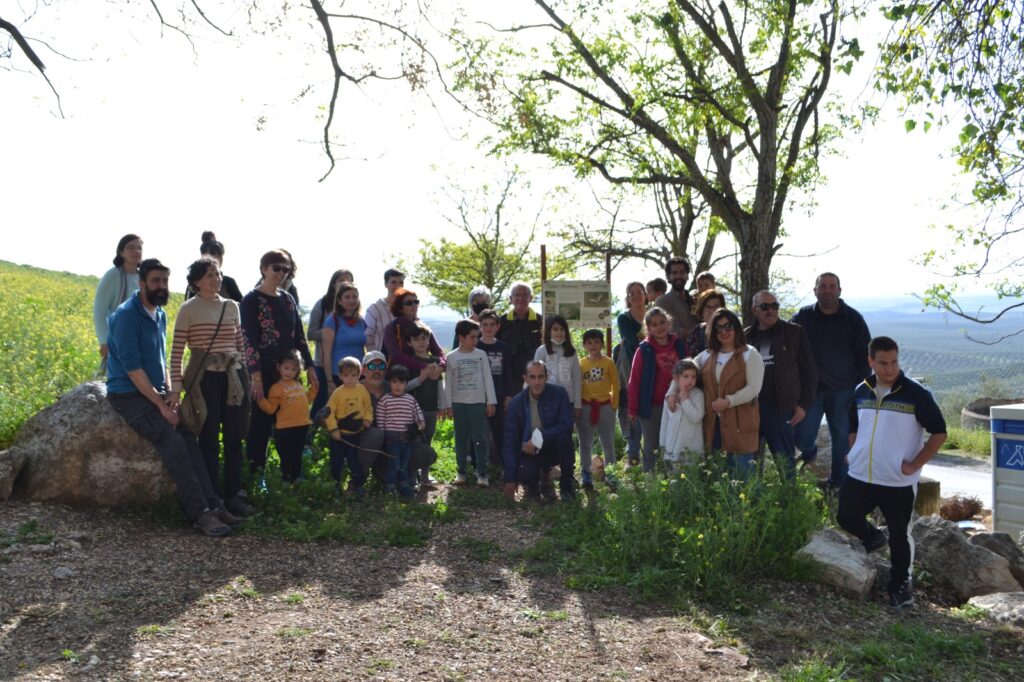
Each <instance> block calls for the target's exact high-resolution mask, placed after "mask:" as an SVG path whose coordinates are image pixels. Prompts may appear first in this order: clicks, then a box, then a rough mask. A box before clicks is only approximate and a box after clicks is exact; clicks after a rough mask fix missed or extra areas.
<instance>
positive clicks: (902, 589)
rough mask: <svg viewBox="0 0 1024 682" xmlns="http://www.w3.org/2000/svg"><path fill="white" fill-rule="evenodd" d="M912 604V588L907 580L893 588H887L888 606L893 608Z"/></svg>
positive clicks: (907, 606)
mask: <svg viewBox="0 0 1024 682" xmlns="http://www.w3.org/2000/svg"><path fill="white" fill-rule="evenodd" d="M913 605H914V588H913V587H911V586H910V581H909V580H904V581H903V582H902V583H900V584H899V586H898V587H897V588H896V589H895V590H893V589H890V590H889V606H891V607H893V608H894V609H902V608H909V607H911V606H913Z"/></svg>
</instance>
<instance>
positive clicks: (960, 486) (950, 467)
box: [922, 454, 992, 509]
mask: <svg viewBox="0 0 1024 682" xmlns="http://www.w3.org/2000/svg"><path fill="white" fill-rule="evenodd" d="M922 475H924V476H927V477H928V478H933V479H935V480H936V481H938V482H939V485H940V492H941V493H942V496H943V497H951V496H953V495H963V496H965V497H977V498H978V499H980V500H981V501H982V503H984V505H985V508H986V509H991V508H992V468H991V466H990V464H989V462H986V461H981V460H974V459H968V458H965V457H953V456H950V455H942V454H940V455H936V457H935V459H933V460H932V461H931V462H929V463H928V464H925V465H924V471H923V472H922Z"/></svg>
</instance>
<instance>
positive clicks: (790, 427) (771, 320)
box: [744, 291, 821, 478]
mask: <svg viewBox="0 0 1024 682" xmlns="http://www.w3.org/2000/svg"><path fill="white" fill-rule="evenodd" d="M753 312H754V318H755V319H756V320H757V324H755V325H753V326H751V327H748V328H747V329H746V330H745V331H744V333H745V334H746V337H747V343H749V344H750V345H751V346H753V347H754V348H756V349H757V350H759V351H760V352H761V359H762V360H764V383H763V384H761V393H760V394H759V395H758V407H759V409H760V413H761V437H762V438H764V440H765V442H766V443H767V444H768V449H769V450H771V453H772V454H773V455H774V456H775V457H780V458H782V459H783V461H784V463H785V467H786V468H785V472H784V473H785V475H786V477H787V478H793V477H794V476H795V475H796V433H795V430H796V426H797V424H799V423H800V422H802V421H803V420H804V419H805V418H806V416H807V411H808V410H809V409H810V408H811V405H812V403H813V402H814V395H815V392H816V390H817V388H818V368H817V366H816V365H815V364H814V356H813V355H812V353H811V342H810V341H809V340H808V339H807V333H806V332H804V330H803V328H801V327H800V325H797V324H793V323H792V322H786V321H784V320H780V319H779V299H778V298H776V296H775V294H773V293H772V292H770V291H759V292H757V293H756V294H754V305H753ZM818 419H819V421H820V419H821V418H820V417H819V418H818Z"/></svg>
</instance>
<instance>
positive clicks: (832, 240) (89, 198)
mask: <svg viewBox="0 0 1024 682" xmlns="http://www.w3.org/2000/svg"><path fill="white" fill-rule="evenodd" d="M139 4H140V5H145V4H146V3H139ZM236 4H240V3H236ZM487 4H488V5H491V4H492V3H487ZM494 4H495V5H501V6H503V7H504V8H505V10H506V11H509V12H511V11H512V9H514V8H515V7H523V8H530V6H531V5H532V3H530V2H528V0H509V1H508V2H507V3H504V4H501V3H494ZM119 7H120V5H115V4H94V3H92V2H90V3H59V4H58V5H56V6H54V7H44V8H43V9H42V10H41V11H40V13H39V14H38V15H37V16H36V17H35V18H34V19H33V20H32V22H31V23H30V24H29V25H26V26H25V30H26V31H28V32H31V33H33V34H35V35H39V36H45V37H46V39H47V40H48V41H49V42H51V44H53V45H54V47H57V48H58V49H60V50H61V51H62V52H63V53H64V54H66V55H68V56H69V57H74V58H81V59H85V60H86V61H71V60H68V59H63V58H61V57H58V56H56V55H54V54H53V53H51V52H49V51H48V50H46V49H45V48H40V53H41V55H42V56H43V58H44V60H45V61H46V62H47V66H48V70H47V73H48V74H49V75H50V77H51V79H52V80H53V82H54V84H55V86H56V87H57V88H58V90H59V92H60V94H61V101H62V105H63V110H64V114H65V118H60V117H59V116H57V115H55V110H56V103H55V99H54V97H53V95H52V93H51V92H50V91H49V88H48V87H47V86H46V84H45V82H43V81H42V79H40V78H39V76H38V75H37V74H36V73H33V72H32V71H31V70H30V69H28V68H27V66H28V65H27V62H26V61H25V60H24V59H20V58H18V59H15V61H14V62H13V66H16V67H18V68H20V69H23V70H14V71H11V70H7V71H0V97H2V102H3V105H2V106H0V160H2V163H0V195H2V201H0V225H2V226H3V233H4V237H3V251H2V255H0V258H3V259H4V260H10V261H14V262H17V263H27V264H31V265H37V266H40V267H45V268H53V269H60V270H68V271H72V272H78V273H86V274H97V275H98V274H101V273H102V272H103V271H104V270H106V269H107V268H108V267H109V266H110V259H111V258H112V257H113V255H114V254H113V251H114V247H115V245H116V242H117V240H118V238H119V237H120V236H121V235H122V234H124V233H126V232H136V233H138V234H140V235H142V237H143V238H144V240H145V255H146V256H156V257H159V258H161V259H162V260H164V261H165V262H166V263H168V264H169V265H171V267H172V268H174V270H175V271H176V272H175V273H174V274H173V275H172V277H173V278H174V280H175V282H176V284H177V288H179V289H180V288H182V287H183V279H184V268H185V267H186V266H187V264H188V263H189V262H191V260H193V259H194V258H195V257H196V256H197V255H198V247H199V242H200V239H199V237H200V234H201V232H202V231H203V230H204V229H212V230H214V231H215V232H216V233H217V236H218V237H219V238H220V239H221V241H223V242H224V243H225V245H226V247H227V257H226V260H225V272H226V273H227V274H230V275H233V276H234V277H235V278H236V279H238V280H239V284H240V286H242V288H243V290H244V289H246V288H247V287H248V286H251V285H252V283H253V281H254V280H255V278H256V276H257V274H258V273H257V270H258V259H259V255H260V254H261V253H263V252H264V251H266V250H267V249H269V248H273V247H276V246H284V247H286V248H288V249H289V250H291V251H292V253H293V254H294V255H295V257H296V260H297V262H298V263H299V265H300V270H301V271H300V275H299V279H298V282H297V284H298V286H299V289H300V291H301V292H302V295H303V296H302V298H303V302H304V303H306V304H309V303H311V302H312V299H313V298H314V297H315V296H318V295H320V294H321V293H322V290H323V289H324V288H325V286H326V283H327V278H328V277H329V275H330V272H331V271H333V270H334V269H336V268H338V267H348V268H350V269H352V270H353V271H354V272H355V274H356V279H357V281H358V282H360V283H364V284H363V287H362V288H363V292H364V293H363V299H364V301H368V300H371V299H373V298H376V297H377V296H379V295H380V293H381V290H382V286H381V284H382V282H381V274H382V271H383V269H384V268H385V267H387V265H388V264H389V262H390V260H391V257H392V256H394V255H406V256H410V255H412V254H413V253H414V252H415V248H416V245H417V240H418V239H419V238H427V239H433V238H437V237H438V236H440V235H442V234H444V233H445V232H446V231H449V230H450V228H449V226H448V225H447V223H446V222H445V221H444V219H443V214H445V213H447V214H449V215H451V214H452V210H451V208H450V205H449V204H448V203H447V200H446V199H445V198H444V196H443V193H442V192H443V190H444V188H445V186H446V184H447V183H449V182H450V181H451V180H452V179H455V180H456V181H457V182H459V183H460V184H462V185H463V186H465V187H472V186H473V184H474V183H475V182H479V181H480V179H482V178H486V177H487V176H488V174H493V173H496V172H499V171H500V164H497V163H495V162H493V161H489V160H487V159H485V158H484V157H483V152H481V151H480V150H478V149H477V147H476V146H475V143H476V141H477V140H479V139H480V137H481V136H482V135H483V134H485V133H486V132H487V131H486V129H484V128H482V127H480V126H479V125H478V126H476V127H472V126H471V127H469V128H467V127H466V126H467V125H468V124H467V121H466V120H465V119H464V118H461V117H460V116H459V115H458V114H457V112H455V110H454V109H453V108H452V107H448V106H442V109H443V111H441V112H439V111H437V110H435V109H434V108H432V107H431V106H430V104H429V103H428V101H427V100H426V99H425V98H424V97H422V96H413V95H410V92H409V88H408V86H407V85H405V84H404V83H400V84H395V85H371V86H369V87H367V88H366V89H365V90H363V91H359V90H356V89H353V88H345V87H343V90H342V94H341V97H340V100H339V107H340V111H339V119H338V121H337V122H336V123H335V127H334V134H335V136H336V138H337V139H338V141H339V147H338V148H337V149H336V153H337V154H338V155H339V156H342V157H345V158H343V159H341V160H340V161H339V165H338V167H337V168H336V169H335V171H334V173H333V174H332V175H331V176H330V177H329V178H328V179H327V180H326V181H324V182H322V183H320V182H317V180H318V178H319V177H320V175H322V174H323V172H324V171H325V169H326V159H325V157H324V156H323V153H322V151H321V149H320V147H319V145H318V139H319V137H320V135H321V126H322V118H319V117H322V115H323V112H322V110H320V109H319V107H320V106H321V105H322V104H324V103H325V102H326V97H327V90H326V88H327V87H328V86H329V70H328V64H327V61H326V56H325V55H324V54H323V53H322V48H321V36H320V35H319V34H318V33H317V32H316V31H315V29H313V28H312V27H311V26H310V24H309V18H308V16H305V15H303V14H302V13H301V12H300V11H298V10H296V11H294V12H292V15H293V16H292V17H291V18H290V19H289V22H290V23H289V24H287V25H286V26H285V27H284V29H282V30H281V31H279V32H277V33H273V34H270V35H265V36H250V37H247V38H246V39H245V40H232V39H227V38H215V37H213V36H212V35H211V34H210V32H203V35H204V36H205V37H204V38H203V39H202V40H198V41H197V43H196V54H193V52H192V49H191V48H190V47H189V45H188V43H187V42H185V41H184V40H183V39H181V37H180V36H177V35H175V34H174V33H173V32H169V31H167V30H164V32H163V35H162V36H161V31H160V27H159V24H158V23H157V22H156V21H155V20H154V19H153V18H152V17H149V18H147V11H146V10H145V7H142V8H141V9H136V10H134V13H131V12H129V13H125V12H122V11H121V10H120V9H119ZM5 18H6V17H5ZM225 21H227V22H229V23H230V22H231V21H235V22H240V21H243V20H242V18H241V17H239V16H234V17H226V18H225ZM243 23H244V22H243ZM861 42H862V44H864V43H873V42H877V38H872V37H870V36H869V37H862V38H861ZM37 47H38V46H37ZM867 67H868V65H867V64H865V65H861V66H860V67H859V73H858V71H856V70H855V72H854V74H855V78H853V79H849V80H843V79H840V80H839V81H838V82H837V85H838V87H840V88H842V91H843V92H844V93H847V94H848V95H849V96H855V95H857V94H859V93H860V92H861V91H862V89H863V87H864V82H865V79H866V72H867ZM307 83H312V84H313V85H314V88H313V90H311V91H310V92H309V93H308V94H306V95H305V96H303V97H298V95H299V93H300V92H301V91H302V89H303V87H304V86H305V85H306V84H307ZM464 130H469V131H470V135H469V139H460V132H461V131H464ZM949 142H950V136H949V134H946V133H943V132H935V131H932V132H931V133H929V134H928V135H924V134H921V133H914V134H909V135H908V134H907V133H906V132H905V131H904V129H903V124H902V122H901V121H900V120H899V118H898V116H896V115H895V112H890V113H887V115H886V116H885V117H884V118H883V120H882V122H880V123H879V124H878V125H877V126H876V127H874V128H872V129H870V130H868V131H867V133H866V134H865V135H863V136H850V137H848V138H847V139H845V140H844V141H843V142H842V143H841V144H842V148H843V152H842V154H841V155H839V156H836V157H832V158H829V159H827V160H826V161H825V162H824V164H823V170H824V173H825V176H826V178H827V180H826V182H825V184H824V185H823V186H822V187H821V188H820V189H819V190H818V191H817V192H816V194H815V201H816V203H817V206H816V207H815V208H814V210H813V212H812V213H811V214H810V215H808V214H807V211H806V209H802V208H794V210H793V211H791V213H790V214H789V215H788V216H787V218H786V223H785V227H786V230H787V232H788V233H789V236H788V237H787V238H786V239H785V240H784V247H783V248H782V253H783V254H787V255H789V256H806V255H807V254H815V253H822V254H824V255H819V256H814V257H779V258H777V259H776V261H775V267H777V268H781V269H783V270H785V271H786V272H787V273H789V274H790V275H791V276H792V277H794V278H796V280H797V281H798V282H799V283H800V285H799V286H800V288H801V289H803V290H804V291H806V292H807V294H808V296H809V291H810V288H811V285H812V284H813V278H814V274H815V273H816V272H819V271H821V270H825V269H827V270H834V271H836V272H838V273H839V274H840V275H841V276H842V280H843V288H844V295H845V296H846V297H847V298H861V297H879V296H890V295H891V296H905V295H908V294H910V293H912V292H920V291H922V290H923V289H924V287H925V286H926V285H927V284H928V283H929V282H931V281H934V280H935V276H934V275H933V274H931V273H928V272H926V271H925V270H924V269H923V268H922V267H921V266H919V265H916V264H915V263H914V260H915V259H917V258H918V257H919V256H920V254H921V252H922V251H924V250H925V249H926V248H930V247H931V246H939V247H940V248H947V246H946V245H945V244H944V242H943V241H942V239H943V238H944V237H943V235H942V233H941V232H937V231H934V230H932V229H930V225H932V224H935V223H944V222H947V221H949V220H953V219H956V217H957V216H956V215H955V214H953V215H950V214H945V215H943V214H942V212H941V210H940V208H941V206H942V205H943V204H944V203H945V202H947V201H948V199H949V198H950V196H951V195H952V194H954V192H955V191H956V190H957V188H958V183H959V184H960V185H962V184H963V180H962V179H958V176H957V168H956V165H955V163H953V162H952V161H951V160H949V159H946V158H943V154H944V153H945V152H946V150H947V149H948V147H949ZM341 145H344V146H341ZM520 163H521V164H522V165H524V167H525V168H526V169H527V176H528V177H529V179H530V181H531V183H532V187H531V190H530V191H529V192H526V193H525V194H526V196H527V198H526V199H525V200H524V204H525V208H526V209H527V210H526V211H525V213H527V214H531V211H530V209H531V208H532V207H533V205H534V202H536V201H538V200H539V197H542V196H543V194H544V193H545V191H546V190H547V189H549V188H551V187H553V186H555V185H560V184H563V185H569V186H570V196H575V197H576V198H577V200H576V201H567V200H565V199H563V200H562V201H560V203H559V207H560V210H558V211H549V212H547V213H546V216H545V217H546V219H547V220H549V221H550V222H551V223H552V224H557V223H559V222H560V221H562V220H570V219H581V218H586V217H587V216H588V215H590V216H591V217H590V219H591V220H593V221H594V224H598V225H599V224H603V218H601V217H600V216H599V215H598V214H596V213H594V214H592V215H591V213H590V212H591V211H592V208H591V204H590V203H588V202H589V197H590V190H589V189H588V188H587V187H585V186H582V185H579V184H573V183H574V181H573V180H572V178H571V177H570V176H568V175H567V174H565V173H564V172H553V171H550V170H549V169H548V168H547V166H546V164H545V163H544V161H543V160H541V159H521V160H520ZM595 182H596V181H595ZM595 186H597V187H598V188H599V189H603V188H602V187H601V186H600V184H599V183H598V184H597V185H595ZM550 204H551V202H550V201H549V205H550ZM553 208H554V207H553ZM824 252H828V253H824ZM659 274H660V273H658V272H656V271H654V270H651V269H645V268H644V267H642V266H636V265H633V266H628V267H623V268H622V269H621V270H620V271H617V272H616V274H615V276H614V277H613V288H614V292H615V293H616V295H619V296H621V291H619V290H620V289H622V288H623V287H624V285H625V283H626V282H627V281H629V280H630V279H634V278H643V279H649V278H650V277H654V276H656V275H659ZM366 283H368V284H366Z"/></svg>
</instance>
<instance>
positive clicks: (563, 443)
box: [517, 434, 576, 495]
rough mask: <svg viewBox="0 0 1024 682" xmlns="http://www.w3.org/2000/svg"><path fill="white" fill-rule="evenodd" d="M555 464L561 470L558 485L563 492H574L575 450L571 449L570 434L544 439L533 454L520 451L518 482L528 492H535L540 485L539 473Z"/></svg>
mask: <svg viewBox="0 0 1024 682" xmlns="http://www.w3.org/2000/svg"><path fill="white" fill-rule="evenodd" d="M556 466H558V467H560V468H561V470H562V471H561V476H560V477H559V479H558V487H559V488H560V489H561V491H562V492H563V493H572V492H574V490H573V482H574V479H573V468H574V467H575V466H576V452H575V451H574V450H573V445H572V435H570V434H565V435H564V436H561V437H559V438H555V439H553V440H549V441H545V442H544V447H542V448H541V449H540V452H538V453H537V454H535V455H527V454H526V453H525V452H520V453H519V460H518V463H517V468H518V472H517V474H518V478H519V482H520V483H522V484H523V486H524V487H525V488H526V490H527V492H528V493H530V494H531V495H532V494H536V493H537V492H538V490H539V487H540V479H541V474H542V473H543V472H546V471H549V470H551V469H553V468H554V467H556Z"/></svg>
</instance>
